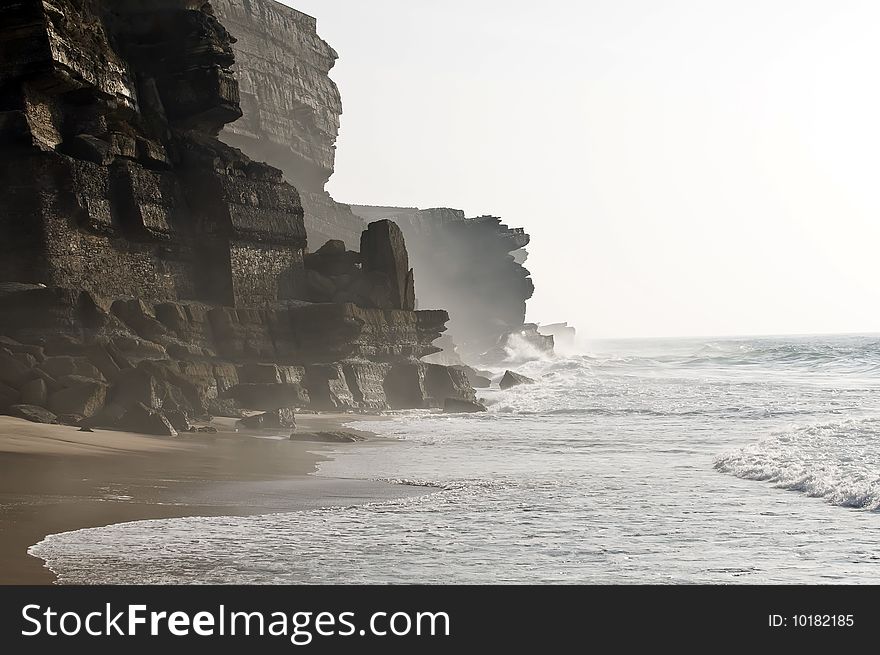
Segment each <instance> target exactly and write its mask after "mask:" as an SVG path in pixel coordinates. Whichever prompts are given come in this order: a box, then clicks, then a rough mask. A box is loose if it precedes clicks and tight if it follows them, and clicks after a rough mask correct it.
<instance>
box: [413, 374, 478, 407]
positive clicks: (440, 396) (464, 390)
mask: <svg viewBox="0 0 880 655" xmlns="http://www.w3.org/2000/svg"><path fill="white" fill-rule="evenodd" d="M423 366H425V391H427V393H428V396H429V398H430V399H431V403H432V406H436V407H440V406H442V405H443V403H444V402H445V400H446V399H449V398H457V399H459V400H464V401H468V402H472V401H475V400H476V399H477V394H476V392H475V391H474V388H473V387H472V386H471V383H470V381H469V380H468V377H467V373H465V372H464V371H461V370H458V369H455V368H449V367H446V366H440V365H439V364H423Z"/></svg>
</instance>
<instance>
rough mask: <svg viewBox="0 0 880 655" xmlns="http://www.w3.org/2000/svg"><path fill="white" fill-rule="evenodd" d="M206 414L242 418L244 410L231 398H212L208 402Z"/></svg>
mask: <svg viewBox="0 0 880 655" xmlns="http://www.w3.org/2000/svg"><path fill="white" fill-rule="evenodd" d="M207 414H209V415H210V416H224V417H227V418H242V417H243V416H244V411H243V410H242V408H241V407H240V406H239V404H238V403H237V402H236V401H235V400H233V399H232V398H213V399H212V400H211V401H210V402H209V403H208V407H207Z"/></svg>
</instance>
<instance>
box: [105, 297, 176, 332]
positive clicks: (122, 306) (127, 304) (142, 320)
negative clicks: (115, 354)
mask: <svg viewBox="0 0 880 655" xmlns="http://www.w3.org/2000/svg"><path fill="white" fill-rule="evenodd" d="M110 311H111V312H112V313H113V314H114V315H115V316H116V317H117V318H119V319H120V320H121V321H122V322H123V323H125V324H126V325H127V326H128V327H129V328H131V330H132V331H134V332H135V333H136V334H137V335H138V336H139V337H141V338H142V339H146V340H147V341H161V340H162V339H163V338H164V337H166V336H167V335H168V328H166V327H165V326H164V325H163V324H162V323H161V322H160V321H159V320H158V319H157V318H156V317H155V316H154V315H153V310H152V309H151V308H149V307H148V306H147V305H146V303H144V302H143V301H141V300H136V299H131V300H117V301H116V302H114V303H113V305H112V307H111V308H110Z"/></svg>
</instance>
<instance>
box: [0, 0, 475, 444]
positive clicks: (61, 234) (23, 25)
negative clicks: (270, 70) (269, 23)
mask: <svg viewBox="0 0 880 655" xmlns="http://www.w3.org/2000/svg"><path fill="white" fill-rule="evenodd" d="M246 4H248V3H246ZM233 44H234V38H233V37H232V36H231V35H230V34H229V32H228V31H227V30H226V28H225V27H224V26H223V25H222V24H221V23H220V21H219V20H218V19H217V17H216V16H215V14H214V12H213V10H212V9H211V5H210V4H208V3H204V2H195V1H189V0H162V1H158V2H157V1H149V2H148V1H147V0H116V1H114V2H110V1H109V0H107V1H105V0H55V1H54V2H53V3H51V4H50V3H47V2H44V1H41V0H22V1H20V2H15V3H6V4H4V5H3V6H2V7H0V180H2V183H3V187H4V190H5V191H6V193H5V194H3V195H2V196H0V335H2V337H0V382H2V385H3V386H2V387H0V410H3V409H6V410H7V411H14V412H16V413H17V414H18V415H26V416H29V417H31V418H32V420H37V419H41V420H57V421H59V422H70V423H77V424H83V421H86V420H87V421H88V422H89V423H87V424H84V425H85V426H86V427H89V426H105V425H115V426H134V425H138V426H144V427H143V429H144V430H151V431H153V432H154V433H155V432H156V431H158V433H161V434H168V435H172V433H174V432H179V431H181V430H182V429H186V428H187V426H188V421H189V420H190V419H191V418H193V417H199V416H205V415H207V414H220V413H225V414H230V415H236V414H240V413H241V412H242V411H244V410H260V411H267V412H272V413H273V415H274V413H275V412H280V411H282V410H289V409H291V408H298V407H319V408H322V409H330V408H332V409H357V408H361V409H384V408H388V407H395V408H404V407H442V406H443V405H444V402H445V399H446V397H447V396H448V397H455V398H459V399H462V400H470V399H472V397H473V389H472V388H471V387H470V385H469V383H468V382H467V377H466V376H465V375H464V374H462V373H460V372H458V371H452V370H447V369H445V368H443V367H436V368H433V367H432V366H431V365H428V364H424V363H421V362H419V361H418V360H419V358H420V357H423V356H425V355H429V354H431V353H434V352H436V351H437V350H438V349H437V348H436V347H434V346H432V345H431V344H432V342H433V341H434V340H435V339H437V338H438V337H439V336H440V334H441V332H443V330H444V329H445V323H446V321H447V320H448V315H447V314H446V312H445V311H422V312H417V311H414V306H415V300H414V296H413V275H412V272H411V270H410V269H409V264H408V257H407V252H406V247H405V244H404V241H403V237H402V235H401V234H400V230H399V229H397V227H396V226H394V225H393V224H390V223H387V222H381V221H380V222H376V223H375V224H373V225H370V226H368V229H367V230H366V232H365V236H364V237H363V238H364V244H365V251H364V252H362V253H361V252H354V251H347V250H345V249H344V247H343V253H342V255H343V256H342V260H345V261H346V262H348V263H347V264H346V265H350V267H349V269H346V272H345V273H344V274H343V275H337V276H336V277H337V278H340V277H344V276H345V275H347V276H348V277H349V278H350V279H349V281H350V282H352V283H353V284H354V285H355V288H356V290H357V293H353V294H352V295H351V296H349V297H338V296H337V291H346V290H347V287H344V286H343V285H342V284H341V280H339V279H337V280H335V281H333V284H334V287H333V288H334V293H333V294H332V296H331V297H329V298H321V299H320V301H319V302H314V300H315V299H314V298H313V296H312V294H313V291H314V286H315V285H314V280H315V279H317V278H315V275H314V274H315V273H319V271H320V270H321V269H322V267H323V266H324V265H325V264H326V263H327V262H324V261H323V260H321V261H319V260H316V259H314V258H311V259H310V260H309V266H307V265H306V257H305V251H306V248H307V239H306V229H305V224H304V221H303V209H302V202H301V198H300V194H299V193H298V191H297V189H296V188H295V187H294V186H292V185H291V184H289V183H288V182H287V181H285V179H284V178H283V176H282V173H281V171H280V170H278V169H276V168H273V167H272V166H269V165H267V164H263V163H258V162H255V161H252V160H251V159H249V158H248V157H247V156H245V155H244V154H242V153H241V151H239V150H236V149H235V148H232V147H230V146H229V145H227V144H225V143H223V142H221V141H220V140H219V139H218V138H217V135H218V133H219V132H220V130H221V129H223V127H224V126H225V125H227V124H229V123H230V122H233V121H235V120H237V119H238V118H240V117H241V115H242V111H241V107H240V101H239V87H238V83H237V80H236V78H235V76H234V75H233V74H232V66H233V64H234V52H233ZM299 74H300V75H303V76H305V77H308V75H307V74H306V73H304V72H300V73H299ZM297 125H299V124H298V123H294V124H293V127H291V128H290V129H294V130H299V129H303V128H302V126H299V127H297ZM285 129H287V128H285ZM328 129H329V128H328ZM331 131H332V130H331ZM309 134H310V132H307V133H304V137H303V143H305V142H306V141H308V140H309V139H310V138H311V137H310V136H309ZM319 150H320V148H318V147H317V146H315V148H313V149H312V150H311V151H310V152H312V155H311V156H313V157H316V158H320V157H319V155H318V154H315V153H317V152H318V151H319ZM325 163H326V160H325ZM320 169H321V167H320V166H317V168H315V169H314V170H315V171H320ZM315 174H316V175H318V176H319V177H321V175H323V174H320V175H319V174H318V173H315ZM361 224H362V223H361ZM336 250H338V248H335V247H334V245H333V244H330V245H328V246H327V248H326V249H322V251H321V252H323V255H327V254H328V253H331V254H333V256H334V257H335V256H336V254H338V253H336ZM323 255H322V257H323ZM319 259H321V258H320V257H319ZM330 259H333V257H330ZM338 263H339V262H336V261H333V262H330V263H329V264H327V265H330V266H336V265H337V264H338ZM322 275H323V274H322ZM402 381H405V382H402ZM313 398H314V400H313ZM11 408H16V409H11ZM169 426H170V427H169Z"/></svg>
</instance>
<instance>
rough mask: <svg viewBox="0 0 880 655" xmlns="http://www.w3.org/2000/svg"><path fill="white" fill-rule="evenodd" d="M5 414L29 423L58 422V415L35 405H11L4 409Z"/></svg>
mask: <svg viewBox="0 0 880 655" xmlns="http://www.w3.org/2000/svg"><path fill="white" fill-rule="evenodd" d="M6 414H7V415H8V416H12V417H14V418H21V419H24V420H25V421H30V422H31V423H46V424H55V423H57V422H58V417H57V416H55V414H53V413H52V412H50V411H49V410H47V409H45V408H43V407H37V406H36V405H12V406H11V407H8V408H7V409H6Z"/></svg>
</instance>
